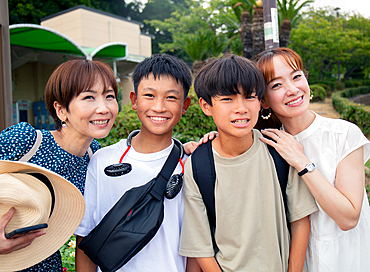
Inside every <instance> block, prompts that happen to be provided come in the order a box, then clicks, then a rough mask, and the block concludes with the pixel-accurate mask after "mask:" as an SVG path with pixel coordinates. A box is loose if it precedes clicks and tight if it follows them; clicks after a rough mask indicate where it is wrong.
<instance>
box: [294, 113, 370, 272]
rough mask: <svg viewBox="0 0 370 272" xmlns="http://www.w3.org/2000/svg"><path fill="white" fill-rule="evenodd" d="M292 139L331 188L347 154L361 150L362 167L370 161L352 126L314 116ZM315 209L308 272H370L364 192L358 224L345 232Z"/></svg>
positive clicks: (369, 219) (367, 145)
mask: <svg viewBox="0 0 370 272" xmlns="http://www.w3.org/2000/svg"><path fill="white" fill-rule="evenodd" d="M294 138H295V139H296V140H297V141H298V142H300V143H301V144H302V145H303V147H304V153H305V155H306V156H307V157H308V158H309V159H310V160H311V161H312V162H313V163H314V164H315V165H316V167H317V169H319V170H320V172H321V173H322V174H323V176H324V177H325V178H326V180H327V181H328V182H330V183H331V184H332V185H333V186H334V181H335V172H336V169H337V166H338V164H339V162H340V161H341V160H343V159H344V158H345V157H346V156H347V155H348V154H350V153H351V152H353V151H355V150H356V149H358V148H360V147H362V146H363V149H364V163H365V162H366V161H367V160H368V159H369V158H370V142H369V140H367V139H366V137H365V136H364V135H363V133H362V132H361V130H360V129H359V128H358V127H357V126H356V125H354V124H352V123H350V122H347V121H344V120H340V119H330V118H325V117H322V116H320V115H318V114H316V118H315V120H314V122H313V123H312V124H311V125H310V126H309V127H308V128H307V129H306V130H304V131H302V132H301V133H299V134H297V135H295V136H294ZM348 182H351V181H348ZM317 206H318V207H319V211H317V212H315V213H313V214H311V216H310V220H311V235H310V242H309V246H308V250H307V257H306V264H307V268H308V271H315V272H316V271H322V272H329V271H333V272H334V271H335V272H341V271H342V272H348V271H356V272H361V271H364V272H365V271H370V208H369V202H368V198H367V196H366V192H365V189H364V199H363V204H362V210H361V215H360V219H359V222H358V224H357V226H356V227H355V228H353V229H351V230H349V231H342V230H341V229H340V228H339V227H338V225H337V224H336V223H335V221H334V220H333V219H331V218H330V217H329V215H328V214H327V213H326V212H325V211H324V210H323V209H322V208H321V207H320V205H319V204H317Z"/></svg>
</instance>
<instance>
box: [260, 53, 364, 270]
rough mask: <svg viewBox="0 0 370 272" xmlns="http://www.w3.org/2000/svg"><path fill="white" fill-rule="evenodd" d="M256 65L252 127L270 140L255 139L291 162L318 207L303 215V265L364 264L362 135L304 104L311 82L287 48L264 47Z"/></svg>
mask: <svg viewBox="0 0 370 272" xmlns="http://www.w3.org/2000/svg"><path fill="white" fill-rule="evenodd" d="M257 66H258V68H259V69H260V70H261V71H262V73H263V75H264V78H265V83H266V88H265V94H264V98H263V100H262V111H261V116H260V120H259V128H265V129H264V130H262V134H264V135H265V136H268V137H270V138H271V139H272V140H268V139H267V138H264V137H262V138H261V140H262V141H263V142H265V143H267V144H269V145H271V146H273V147H274V148H275V149H276V150H277V151H278V152H279V153H280V155H281V156H282V157H283V158H284V159H285V160H286V161H287V162H288V163H289V164H290V165H291V166H293V167H294V168H296V169H297V171H298V175H300V176H301V177H302V179H303V181H304V182H305V183H306V185H307V187H308V189H309V190H310V191H311V193H312V195H313V196H314V198H315V200H316V202H317V204H318V206H319V211H317V212H315V213H313V214H311V215H310V221H311V234H310V240H309V245H308V251H307V255H306V265H307V269H308V271H323V272H328V271H333V272H334V271H335V272H340V271H343V272H344V271H369V267H370V258H369V256H370V208H369V203H368V199H367V196H366V191H365V171H364V163H365V162H366V161H367V160H368V159H369V158H370V142H369V140H368V139H366V137H365V136H364V135H363V133H362V132H361V130H360V129H359V128H358V127H357V126H356V125H355V124H352V123H350V122H347V121H344V120H340V119H330V118H326V117H322V116H320V115H319V114H317V113H315V112H313V111H311V110H309V103H310V87H309V85H308V82H307V78H306V74H305V72H304V69H303V64H302V60H301V58H300V56H299V55H298V54H297V53H296V52H294V51H293V50H291V49H288V48H277V49H272V50H269V51H265V52H263V53H261V54H259V55H258V56H257ZM274 117H275V118H276V119H273V122H271V120H272V118H274ZM279 123H281V127H280V124H279ZM274 126H275V128H271V127H274Z"/></svg>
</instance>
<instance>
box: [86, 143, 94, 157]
mask: <svg viewBox="0 0 370 272" xmlns="http://www.w3.org/2000/svg"><path fill="white" fill-rule="evenodd" d="M87 154H89V158H90V159H91V157H92V155H94V152H93V151H92V149H91V147H90V146H89V148H88V149H87Z"/></svg>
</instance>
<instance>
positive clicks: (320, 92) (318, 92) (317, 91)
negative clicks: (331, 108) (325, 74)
mask: <svg viewBox="0 0 370 272" xmlns="http://www.w3.org/2000/svg"><path fill="white" fill-rule="evenodd" d="M310 89H311V91H312V95H313V98H312V101H313V102H318V101H324V100H325V97H326V90H325V88H324V87H323V86H322V85H321V84H313V85H310Z"/></svg>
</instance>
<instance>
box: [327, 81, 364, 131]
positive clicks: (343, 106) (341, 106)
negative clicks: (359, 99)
mask: <svg viewBox="0 0 370 272" xmlns="http://www.w3.org/2000/svg"><path fill="white" fill-rule="evenodd" d="M368 93H370V86H363V87H358V88H350V89H345V90H344V91H340V92H336V93H334V94H333V95H332V103H333V106H334V108H335V109H336V111H338V112H339V113H340V118H342V119H344V120H347V121H350V122H353V123H355V124H357V125H358V126H359V127H360V129H361V130H362V132H363V133H364V134H365V135H367V136H370V106H364V105H362V104H357V103H354V102H352V101H350V100H349V99H348V98H350V97H354V96H356V95H360V94H368Z"/></svg>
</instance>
